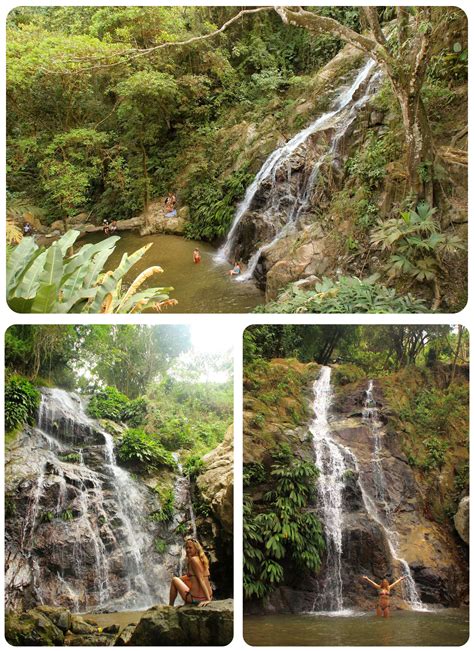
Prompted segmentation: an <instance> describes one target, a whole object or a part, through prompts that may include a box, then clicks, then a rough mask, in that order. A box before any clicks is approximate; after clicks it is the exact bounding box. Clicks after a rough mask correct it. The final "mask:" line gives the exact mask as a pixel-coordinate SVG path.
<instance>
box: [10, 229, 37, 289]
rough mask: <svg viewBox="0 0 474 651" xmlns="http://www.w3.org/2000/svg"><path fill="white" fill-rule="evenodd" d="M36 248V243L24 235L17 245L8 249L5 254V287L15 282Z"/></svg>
mask: <svg viewBox="0 0 474 651" xmlns="http://www.w3.org/2000/svg"><path fill="white" fill-rule="evenodd" d="M37 250H38V245H37V244H36V242H35V241H34V239H33V238H32V237H24V238H23V239H22V240H21V242H20V243H19V244H18V245H17V246H15V247H12V249H10V251H9V253H8V255H7V289H10V287H12V286H13V285H14V284H15V282H16V280H17V278H19V277H20V276H21V274H22V273H23V271H24V270H25V269H26V267H27V266H28V264H29V263H30V261H31V259H32V257H33V255H34V253H35V252H36V251H37Z"/></svg>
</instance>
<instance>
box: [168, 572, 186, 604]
mask: <svg viewBox="0 0 474 651" xmlns="http://www.w3.org/2000/svg"><path fill="white" fill-rule="evenodd" d="M188 592H189V588H188V586H187V585H186V584H185V583H184V581H182V580H181V579H179V578H178V577H177V576H174V577H173V578H172V579H171V586H170V606H174V602H175V599H176V597H177V596H178V593H179V596H180V597H181V599H182V600H183V601H184V602H186V595H187V594H188Z"/></svg>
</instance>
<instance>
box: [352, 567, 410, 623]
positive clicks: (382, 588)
mask: <svg viewBox="0 0 474 651" xmlns="http://www.w3.org/2000/svg"><path fill="white" fill-rule="evenodd" d="M362 578H363V579H365V581H367V582H368V583H370V585H371V586H373V587H374V588H375V589H376V590H378V591H379V603H378V604H377V608H376V613H377V616H378V617H382V616H383V617H389V615H390V590H391V589H392V588H393V587H395V586H396V585H397V583H400V581H403V580H404V579H406V578H407V577H406V576H401V577H400V578H399V579H397V580H396V581H394V582H393V583H389V582H388V581H387V579H383V581H382V582H381V583H380V585H379V584H378V583H375V581H372V579H369V577H368V576H363V577H362Z"/></svg>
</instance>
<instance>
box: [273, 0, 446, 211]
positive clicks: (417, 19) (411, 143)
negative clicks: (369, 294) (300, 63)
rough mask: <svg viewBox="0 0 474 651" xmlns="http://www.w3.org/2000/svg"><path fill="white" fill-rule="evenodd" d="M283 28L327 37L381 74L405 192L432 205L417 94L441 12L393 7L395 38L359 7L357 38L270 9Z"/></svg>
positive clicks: (300, 12) (319, 19) (373, 12)
mask: <svg viewBox="0 0 474 651" xmlns="http://www.w3.org/2000/svg"><path fill="white" fill-rule="evenodd" d="M275 11H277V12H278V14H279V15H280V16H281V18H282V20H283V21H284V22H285V23H287V24H289V25H295V26H298V27H303V28H305V29H308V30H309V31H311V32H312V33H313V34H317V35H319V34H323V33H330V34H334V35H335V36H337V37H339V38H340V39H341V40H343V41H345V42H346V43H349V44H350V45H353V46H354V47H355V48H357V49H358V50H362V51H363V52H365V53H366V54H368V55H369V56H370V57H372V58H373V59H374V60H375V61H376V62H377V63H378V64H379V65H380V66H381V67H382V68H383V70H384V71H385V73H386V74H387V77H388V78H389V80H390V83H391V85H392V88H393V91H394V93H395V96H396V98H397V100H398V103H399V105H400V109H401V114H402V119H403V127H404V131H405V142H406V148H407V152H406V155H407V170H408V181H409V187H410V189H411V191H412V192H413V194H414V195H415V196H416V197H417V198H418V199H422V198H424V199H426V200H427V201H428V202H429V203H433V187H432V182H431V178H423V176H422V175H421V171H422V169H423V168H425V169H426V168H431V167H432V165H433V143H432V138H431V131H430V127H429V123H428V119H427V116H426V111H425V107H424V105H423V100H422V96H421V90H422V87H423V83H424V81H425V77H426V73H427V70H428V65H429V62H430V60H431V57H432V56H433V51H434V48H435V47H436V44H437V39H438V38H439V36H440V35H441V33H442V31H443V29H444V28H445V25H446V8H445V7H397V8H396V36H397V38H396V39H395V38H393V35H389V36H387V35H386V34H385V33H384V31H383V30H382V27H381V24H380V20H379V15H378V10H377V7H363V8H362V12H363V16H364V18H365V22H366V25H367V28H368V31H367V32H366V33H364V34H359V33H357V32H356V31H355V30H353V29H351V28H350V27H348V26H347V25H343V24H341V23H340V22H338V21H337V20H334V19H333V18H328V17H326V16H322V15H320V14H319V13H316V12H312V11H306V10H305V9H302V8H301V7H276V8H275Z"/></svg>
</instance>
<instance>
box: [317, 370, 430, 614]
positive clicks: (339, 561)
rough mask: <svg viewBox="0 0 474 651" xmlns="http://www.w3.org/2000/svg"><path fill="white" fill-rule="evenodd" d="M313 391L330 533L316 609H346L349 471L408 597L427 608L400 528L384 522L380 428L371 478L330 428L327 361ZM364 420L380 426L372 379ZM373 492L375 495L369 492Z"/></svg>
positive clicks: (321, 495)
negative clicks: (403, 546)
mask: <svg viewBox="0 0 474 651" xmlns="http://www.w3.org/2000/svg"><path fill="white" fill-rule="evenodd" d="M313 394H314V400H313V409H314V413H315V417H314V419H313V420H312V421H311V423H310V426H309V429H310V432H311V434H312V441H313V449H314V454H315V464H316V466H317V468H318V470H319V477H318V480H317V492H318V505H319V510H320V517H321V520H322V522H323V527H324V535H325V539H326V561H325V568H324V582H323V585H322V587H321V589H320V591H319V594H318V596H317V598H316V599H315V602H314V605H313V610H314V611H329V612H339V613H342V612H343V611H344V603H343V581H342V574H343V562H344V548H343V538H344V536H343V534H344V528H345V513H344V490H345V474H346V473H350V474H351V475H352V476H353V477H355V478H356V483H357V485H358V487H359V489H360V495H361V498H362V503H363V507H364V510H365V512H366V515H367V517H368V518H369V519H370V520H372V521H373V522H375V523H376V524H377V525H378V527H379V528H380V530H381V531H382V533H383V536H384V539H385V541H386V543H387V548H388V551H389V552H390V556H391V558H390V563H391V564H392V566H393V570H394V573H397V574H398V575H404V576H405V577H406V579H405V580H404V581H403V582H402V590H403V594H404V599H405V600H406V601H407V602H408V603H409V605H410V607H411V608H412V609H413V610H426V608H425V607H424V606H423V604H422V602H421V600H420V597H419V594H418V591H417V588H416V584H415V581H414V580H413V577H412V574H411V570H410V567H409V565H408V563H407V561H406V560H405V559H404V558H402V557H401V556H400V553H399V550H398V535H397V532H396V531H395V530H394V529H392V528H390V527H389V526H388V525H387V524H386V520H387V512H389V511H390V504H389V503H388V492H387V491H386V485H385V477H384V473H383V467H382V466H381V462H380V457H381V452H382V443H381V437H380V432H378V433H377V436H378V437H379V440H378V442H377V443H375V442H374V453H373V456H372V465H373V468H372V473H371V475H373V481H372V482H368V480H367V479H366V477H365V475H364V473H363V472H362V471H361V468H360V464H359V462H358V459H357V457H356V455H355V453H354V452H353V451H352V450H351V449H350V448H348V447H346V446H344V445H342V444H341V443H339V442H337V441H336V440H335V439H334V436H333V433H332V432H331V425H330V421H329V412H330V406H331V402H332V389H331V369H330V368H329V367H327V366H324V367H322V369H321V371H320V374H319V376H318V378H317V380H316V381H315V382H314V384H313ZM363 420H364V421H366V423H367V424H368V426H369V429H370V430H371V432H372V434H373V435H374V428H375V426H377V429H379V428H380V427H381V421H380V415H379V412H378V409H377V406H376V402H375V400H374V397H373V382H370V383H369V386H368V389H367V391H366V399H365V404H364V410H363ZM377 464H380V466H379V471H380V474H379V476H378V477H376V472H375V466H376V465H377ZM371 492H372V493H373V495H374V497H372V496H371ZM381 495H383V499H381V497H380V496H381Z"/></svg>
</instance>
